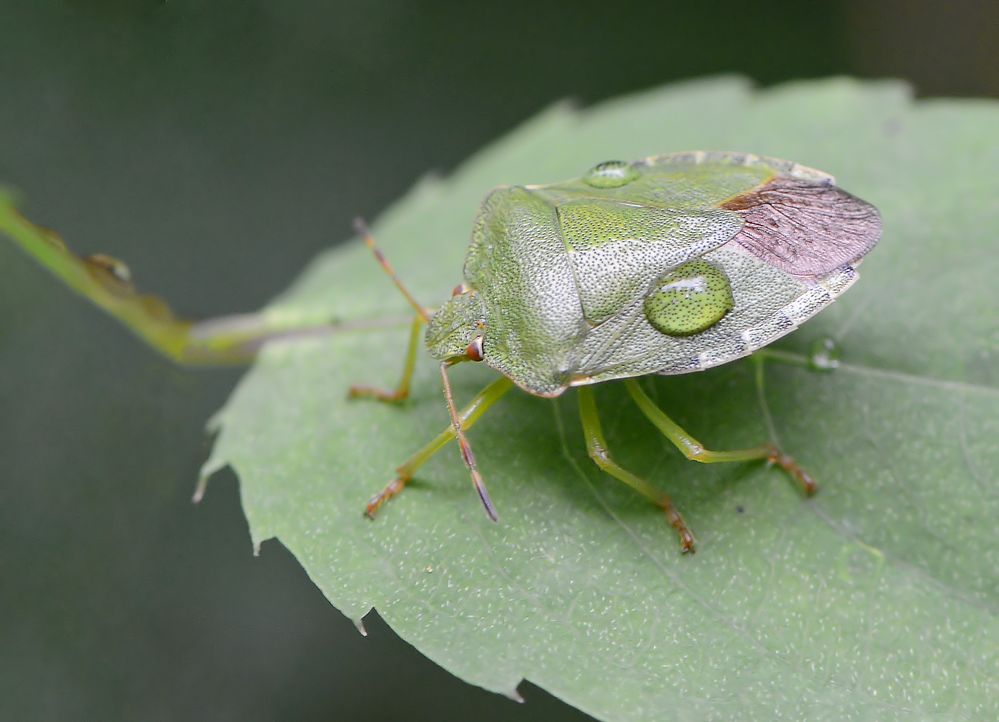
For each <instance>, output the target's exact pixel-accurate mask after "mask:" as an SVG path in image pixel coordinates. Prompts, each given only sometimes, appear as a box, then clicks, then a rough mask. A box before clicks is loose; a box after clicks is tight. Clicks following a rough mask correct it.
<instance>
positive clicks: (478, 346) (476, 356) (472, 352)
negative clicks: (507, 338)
mask: <svg viewBox="0 0 999 722" xmlns="http://www.w3.org/2000/svg"><path fill="white" fill-rule="evenodd" d="M482 340H483V339H482V336H476V337H475V338H473V339H472V343H470V344H468V348H466V349H465V355H466V356H467V357H468V358H469V359H470V360H472V361H481V360H482Z"/></svg>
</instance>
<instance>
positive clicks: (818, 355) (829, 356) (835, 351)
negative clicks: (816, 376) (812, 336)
mask: <svg viewBox="0 0 999 722" xmlns="http://www.w3.org/2000/svg"><path fill="white" fill-rule="evenodd" d="M808 365H809V366H810V367H811V368H812V369H813V370H815V371H832V370H833V369H835V368H837V367H838V366H839V348H838V347H837V346H836V342H835V341H833V340H832V339H831V338H829V337H828V336H827V337H826V338H820V339H819V340H818V341H816V342H815V343H813V344H812V349H811V354H810V355H809V357H808Z"/></svg>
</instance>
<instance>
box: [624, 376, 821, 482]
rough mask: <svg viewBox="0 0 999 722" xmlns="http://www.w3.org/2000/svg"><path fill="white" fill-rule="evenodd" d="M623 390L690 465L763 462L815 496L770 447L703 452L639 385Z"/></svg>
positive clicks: (804, 476)
mask: <svg viewBox="0 0 999 722" xmlns="http://www.w3.org/2000/svg"><path fill="white" fill-rule="evenodd" d="M624 384H625V388H627V389H628V393H629V394H631V398H632V399H634V400H635V403H636V404H638V408H639V409H641V411H642V413H643V414H645V416H646V417H647V418H648V419H649V421H651V422H652V423H653V424H654V425H655V426H656V428H657V429H659V431H661V432H662V434H663V436H665V437H666V438H667V439H669V440H670V441H671V442H673V445H674V446H676V448H678V449H679V450H680V451H681V452H682V453H683V455H684V456H686V457H687V458H688V459H690V460H691V461H699V462H701V463H702V464H716V463H720V462H729V461H753V460H756V459H765V460H766V461H768V462H770V463H771V464H776V465H777V466H779V467H780V468H782V469H783V470H784V471H785V472H787V474H788V475H789V476H790V477H791V478H792V479H794V481H796V482H797V483H798V485H799V486H800V487H801V490H802V491H803V492H804V493H805V494H806V495H808V496H811V495H812V494H814V493H815V491H816V489H817V488H818V487H817V485H816V484H815V480H814V479H812V477H811V476H810V475H809V474H808V472H807V471H805V470H804V469H802V468H801V466H800V465H799V464H798V462H796V461H795V460H794V459H793V458H792V457H790V456H788V455H787V454H785V453H784V452H783V451H781V450H780V449H778V448H777V446H775V445H774V444H761V445H760V446H753V447H750V448H748V449H734V450H731V451H712V450H710V449H706V448H704V445H703V444H702V443H701V442H700V441H698V440H697V439H695V438H694V437H693V436H691V435H690V434H689V433H687V432H686V431H685V430H684V429H683V428H681V427H680V426H679V424H677V423H676V422H675V421H673V419H671V418H670V417H668V416H667V415H666V414H665V413H663V411H662V409H660V408H659V407H658V406H656V405H655V403H654V402H653V401H652V399H650V398H649V396H648V394H646V393H645V392H644V391H643V390H642V387H641V385H640V384H639V383H638V381H636V380H635V379H626V380H625V382H624Z"/></svg>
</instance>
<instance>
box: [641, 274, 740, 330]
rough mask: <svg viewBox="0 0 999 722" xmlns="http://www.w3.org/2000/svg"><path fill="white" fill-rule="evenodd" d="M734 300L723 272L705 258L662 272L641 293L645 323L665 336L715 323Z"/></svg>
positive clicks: (703, 327)
mask: <svg viewBox="0 0 999 722" xmlns="http://www.w3.org/2000/svg"><path fill="white" fill-rule="evenodd" d="M734 304H735V300H734V299H733V298H732V284H731V283H730V282H729V280H728V277H727V276H726V275H725V272H724V271H722V270H721V269H720V268H716V267H715V266H712V265H711V264H710V263H707V262H705V261H690V262H689V263H685V264H683V265H682V266H680V267H679V268H677V269H676V270H675V271H670V272H669V273H667V274H666V275H665V276H663V279H662V281H660V282H659V283H658V284H657V285H656V287H655V288H654V289H653V290H652V293H650V294H649V295H648V296H646V297H645V304H644V307H643V309H644V311H645V317H646V318H647V319H649V323H651V324H652V325H653V326H655V327H656V330H658V331H661V332H662V333H664V334H666V335H667V336H690V335H691V334H695V333H700V332H701V331H704V330H705V329H708V328H710V327H711V326H714V325H715V324H716V323H718V322H719V321H720V320H721V318H722V316H724V315H725V314H726V313H728V312H729V311H730V310H731V308H732V306H733V305H734Z"/></svg>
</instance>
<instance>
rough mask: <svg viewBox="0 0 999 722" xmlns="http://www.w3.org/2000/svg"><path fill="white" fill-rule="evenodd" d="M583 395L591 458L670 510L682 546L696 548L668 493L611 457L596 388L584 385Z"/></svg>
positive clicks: (581, 408)
mask: <svg viewBox="0 0 999 722" xmlns="http://www.w3.org/2000/svg"><path fill="white" fill-rule="evenodd" d="M576 392H577V393H578V395H579V417H580V419H581V420H582V422H583V435H584V436H585V437H586V451H587V453H589V455H590V458H591V459H593V461H594V462H595V463H596V465H597V466H599V467H600V468H601V469H603V470H604V471H606V472H607V473H608V474H610V475H611V476H613V477H614V478H615V479H618V480H619V481H623V482H624V483H625V484H627V485H628V486H630V487H631V488H632V489H634V490H635V491H637V492H638V493H640V494H642V495H643V496H645V497H647V498H649V499H651V500H652V502H653V503H655V504H657V505H658V506H660V507H662V509H663V511H664V512H666V520H667V521H668V522H669V524H670V526H672V527H673V528H674V529H676V533H677V534H679V535H680V546H681V547H683V552H684V553H685V554H686V553H688V552H693V551H694V535H693V534H692V533H691V532H690V529H688V528H687V523H686V522H685V521H684V520H683V517H682V516H680V512H678V511H677V510H676V507H674V506H673V502H671V501H670V499H669V497H668V496H666V495H665V494H664V493H662V492H661V491H659V490H658V489H656V488H655V487H654V486H652V484H650V483H649V482H647V481H646V480H645V479H642V478H641V477H638V476H635V475H634V474H632V473H631V472H630V471H628V470H627V469H624V468H622V467H621V466H619V465H618V463H617V462H616V461H614V460H613V459H612V458H611V455H610V451H609V450H608V449H607V441H606V440H605V439H604V434H603V430H602V429H601V428H600V417H599V416H598V415H597V402H596V400H595V399H594V398H593V389H591V388H590V387H589V386H580V387H579V388H578V389H577V391H576Z"/></svg>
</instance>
